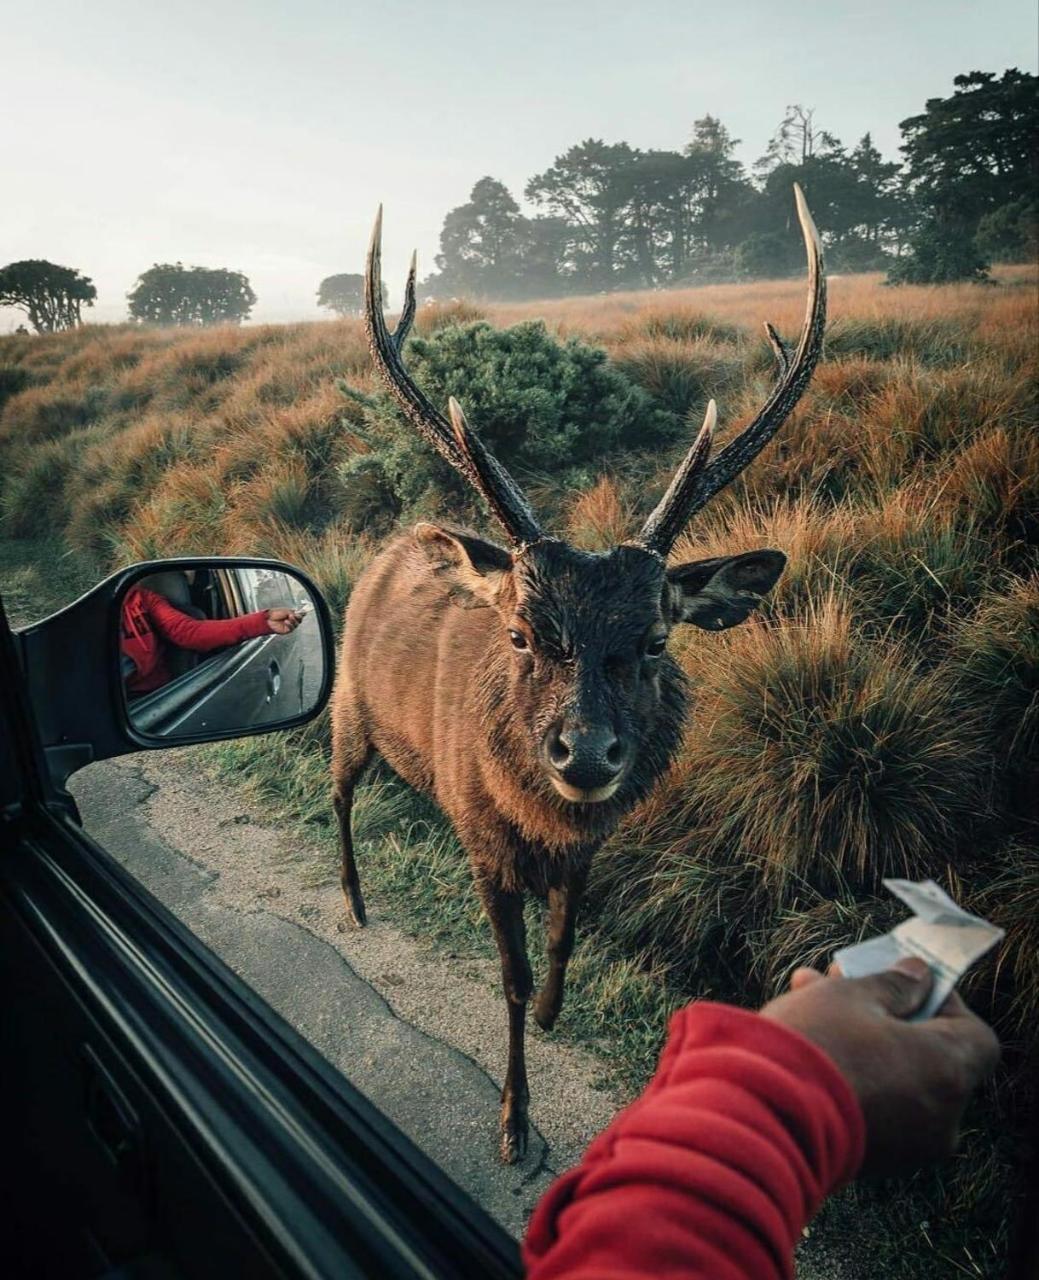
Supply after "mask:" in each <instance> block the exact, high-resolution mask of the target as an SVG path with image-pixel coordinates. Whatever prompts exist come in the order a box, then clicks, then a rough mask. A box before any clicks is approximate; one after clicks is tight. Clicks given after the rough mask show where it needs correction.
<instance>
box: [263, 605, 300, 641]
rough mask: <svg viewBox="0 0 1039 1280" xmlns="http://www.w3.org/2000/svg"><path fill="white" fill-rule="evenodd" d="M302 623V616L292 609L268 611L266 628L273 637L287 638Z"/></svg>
mask: <svg viewBox="0 0 1039 1280" xmlns="http://www.w3.org/2000/svg"><path fill="white" fill-rule="evenodd" d="M302 621H303V615H302V614H299V613H296V611H295V610H294V609H268V610H267V626H268V627H269V628H270V630H271V631H273V632H274V634H275V635H278V636H287V635H289V634H290V632H293V631H295V630H296V628H297V627H298V626H299V624H300V623H301V622H302Z"/></svg>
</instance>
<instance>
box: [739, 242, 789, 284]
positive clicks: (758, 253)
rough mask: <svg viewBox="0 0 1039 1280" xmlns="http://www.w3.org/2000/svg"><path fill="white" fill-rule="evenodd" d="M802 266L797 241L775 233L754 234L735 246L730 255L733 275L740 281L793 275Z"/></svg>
mask: <svg viewBox="0 0 1039 1280" xmlns="http://www.w3.org/2000/svg"><path fill="white" fill-rule="evenodd" d="M803 263H804V256H803V252H802V251H801V249H800V248H799V246H798V243H797V241H795V240H794V239H793V237H792V236H789V235H783V234H782V232H779V231H755V232H754V233H753V235H749V236H748V237H747V238H746V240H744V241H743V242H742V244H738V245H737V246H736V252H735V254H734V265H735V268H736V274H737V276H739V277H740V278H742V279H744V280H759V279H770V278H771V279H774V278H776V277H778V276H789V275H793V273H794V272H795V271H797V270H798V269H799V268H800V267H801V266H802V265H803Z"/></svg>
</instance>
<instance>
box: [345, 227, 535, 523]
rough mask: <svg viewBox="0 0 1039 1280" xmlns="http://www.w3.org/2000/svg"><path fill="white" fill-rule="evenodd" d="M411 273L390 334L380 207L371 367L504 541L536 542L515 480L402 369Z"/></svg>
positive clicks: (370, 312) (373, 249) (411, 308)
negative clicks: (462, 481)
mask: <svg viewBox="0 0 1039 1280" xmlns="http://www.w3.org/2000/svg"><path fill="white" fill-rule="evenodd" d="M415 270H416V259H415V255H414V254H412V258H411V269H410V271H409V272H408V280H407V284H406V285H405V289H404V305H403V307H402V309H401V314H400V319H399V320H398V321H397V327H396V329H395V330H394V332H393V333H392V334H391V333H390V331H389V329H388V328H387V327H386V317H385V316H384V315H383V310H382V205H380V206H379V212H378V214H377V215H376V218H375V226H374V227H373V228H372V239H371V244H370V245H369V248H368V261H367V263H366V265H365V272H364V325H365V331H366V333H367V335H368V346H369V349H370V350H371V353H372V359H373V360H374V361H375V367H376V368H377V369H378V370H379V373H380V374H381V375H382V378H383V381H384V382H385V383H386V387H387V389H388V390H389V392H390V394H391V395H392V396H393V398H394V400H396V402H397V404H398V405H399V406H400V408H401V410H402V411H403V412H404V415H405V417H406V418H407V419H408V421H409V422H410V423H411V424H412V426H414V427H415V428H416V429H417V431H418V433H419V435H421V436H422V438H423V439H424V440H426V441H428V442H429V443H430V444H431V445H432V446H433V448H434V449H436V451H437V452H438V453H439V454H440V455H441V457H442V458H444V460H445V461H446V462H449V463H450V464H451V466H453V467H454V468H455V469H456V470H457V471H459V472H460V473H461V474H462V475H463V476H465V478H466V480H468V481H469V483H470V484H471V485H472V487H473V488H474V489H475V490H476V491H477V493H479V494H480V495H481V497H482V498H483V499H484V501H485V502H486V503H487V506H488V507H489V508H490V510H491V513H492V514H493V515H494V516H495V518H496V519H497V520H498V521H499V522H500V523H501V525H502V527H503V528H504V530H505V532H506V534H507V535H508V537H509V540H510V542H512V544H513V545H514V546H521V547H522V546H526V545H527V544H529V543H531V542H536V541H537V540H538V539H539V538H540V537H541V531H540V529H539V528H538V524H537V521H536V520H535V519H534V516H533V513H532V512H531V510H530V507H529V505H528V504H527V501H526V499H525V498H524V497H523V495H522V493H521V492H520V489H519V487H518V486H517V485H516V483H515V481H514V480H513V479H512V478H511V476H509V474H508V473H507V472H506V470H505V468H504V467H503V466H502V465H501V464H500V463H499V462H498V461H497V460H496V459H494V458H492V457H491V455H490V454H489V453H488V452H487V450H486V449H485V448H484V447H483V445H482V444H481V442H480V441H479V440H478V439H477V437H476V436H475V435H474V434H473V433H472V432H471V431H468V428H466V431H465V432H463V433H462V434H461V437H460V436H459V433H458V432H457V430H456V429H455V428H453V427H452V426H451V424H450V423H449V422H448V420H447V419H446V418H445V417H444V415H443V414H442V413H441V412H440V411H439V410H438V409H436V408H435V407H434V406H433V405H432V404H431V403H430V401H429V399H428V398H427V397H426V396H425V395H424V393H423V392H422V391H421V390H420V389H419V388H418V387H417V386H416V385H415V383H414V382H413V381H412V379H411V377H410V376H409V374H408V372H407V370H406V369H405V368H404V363H403V360H402V358H401V353H402V349H403V346H404V340H405V338H406V337H407V335H408V330H409V329H410V328H411V323H412V320H413V319H414V317H415ZM463 421H464V419H463Z"/></svg>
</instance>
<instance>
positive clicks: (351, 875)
mask: <svg viewBox="0 0 1039 1280" xmlns="http://www.w3.org/2000/svg"><path fill="white" fill-rule="evenodd" d="M372 750H373V748H372V744H371V741H370V740H369V738H368V732H367V729H366V728H365V726H364V721H363V718H362V716H361V714H360V709H359V707H358V706H357V703H356V701H355V699H354V698H353V697H352V695H351V692H350V691H349V690H348V689H340V688H337V689H336V694H335V702H334V705H333V709H332V807H333V808H334V809H335V813H336V818H337V819H338V821H339V847H340V850H341V853H342V869H341V873H340V884H341V885H342V886H343V897H344V898H345V899H346V909H347V911H348V913H349V915H350V918H351V920H353V922H354V924H356V925H358V926H361V925H364V924H365V923H366V919H367V917H366V916H365V911H364V898H363V896H362V894H361V881H360V879H359V878H358V875H357V862H356V860H355V858H354V842H353V834H352V832H351V830H350V810H351V808H352V806H353V799H354V787H355V786H356V785H357V779H358V778H359V777H360V775H361V773H362V771H363V770H364V767H365V765H366V764H367V763H368V761H369V760H370V759H371V757H372Z"/></svg>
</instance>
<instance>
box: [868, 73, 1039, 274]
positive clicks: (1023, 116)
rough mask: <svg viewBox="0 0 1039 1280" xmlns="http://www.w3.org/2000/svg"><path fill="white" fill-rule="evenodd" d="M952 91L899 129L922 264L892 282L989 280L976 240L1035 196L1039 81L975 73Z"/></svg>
mask: <svg viewBox="0 0 1039 1280" xmlns="http://www.w3.org/2000/svg"><path fill="white" fill-rule="evenodd" d="M953 84H954V86H955V92H954V93H953V94H952V96H951V97H948V98H931V99H929V100H928V102H927V104H926V107H925V109H924V111H923V112H922V113H921V114H920V115H917V116H910V117H909V118H908V119H906V120H903V121H902V122H901V124H900V125H899V128H900V129H901V131H902V136H903V138H904V139H905V141H904V142H903V144H902V152H903V154H904V155H905V158H906V166H907V179H908V189H909V191H910V192H911V194H912V196H913V198H914V199H915V201H916V202H917V204H918V206H919V208H920V210H921V213H922V219H921V222H920V226H919V228H918V230H917V231H916V232H915V233H914V235H913V236H912V237H911V239H910V244H909V248H910V251H911V257H912V258H913V259H915V260H916V261H913V262H909V263H905V262H902V263H899V264H898V266H899V269H898V270H897V271H894V272H893V273H892V276H891V279H892V280H893V281H900V280H907V279H912V280H913V281H914V282H923V283H927V282H938V281H939V280H942V281H945V280H953V279H978V278H983V276H984V259H983V258H981V256H980V253H979V243H978V242H977V241H976V236H977V233H978V231H979V229H980V225H981V221H982V219H983V218H985V217H986V215H988V214H992V213H994V212H995V211H996V210H998V209H1000V208H1001V207H1003V206H1005V205H1008V204H1012V203H1014V202H1016V201H1018V200H1029V199H1034V196H1035V191H1036V183H1037V179H1039V153H1037V151H1036V148H1035V145H1034V139H1035V135H1036V132H1037V130H1039V95H1037V92H1036V90H1037V88H1039V78H1037V77H1036V76H1033V75H1029V74H1028V73H1027V72H1022V71H1018V70H1017V69H1016V68H1012V69H1010V70H1008V71H1005V72H1004V73H1003V75H1002V76H1001V77H1000V78H998V79H997V77H996V74H995V72H991V71H971V72H969V73H968V74H967V75H962V76H957V77H956V78H955V80H954V81H953ZM981 243H982V244H983V243H984V240H983V241H982V242H981ZM957 273H959V274H957Z"/></svg>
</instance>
